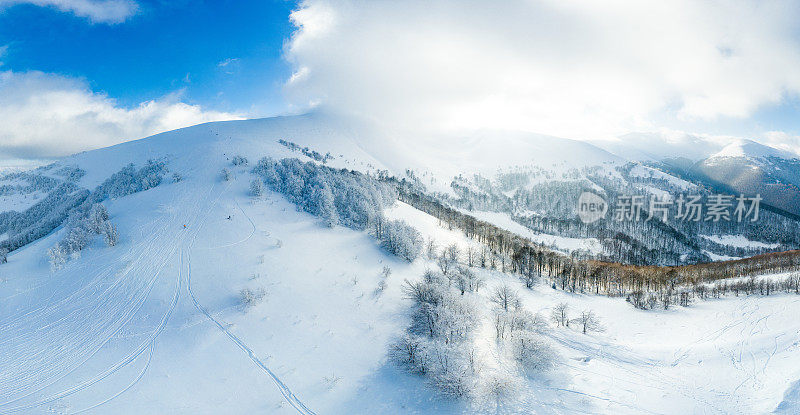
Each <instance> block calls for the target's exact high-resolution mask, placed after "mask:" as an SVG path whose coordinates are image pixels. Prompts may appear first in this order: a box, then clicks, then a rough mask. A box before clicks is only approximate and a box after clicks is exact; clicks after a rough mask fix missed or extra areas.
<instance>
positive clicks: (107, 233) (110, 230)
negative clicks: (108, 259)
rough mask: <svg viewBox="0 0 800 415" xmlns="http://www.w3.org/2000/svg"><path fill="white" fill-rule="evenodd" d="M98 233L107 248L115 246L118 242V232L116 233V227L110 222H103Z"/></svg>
mask: <svg viewBox="0 0 800 415" xmlns="http://www.w3.org/2000/svg"><path fill="white" fill-rule="evenodd" d="M100 233H101V234H102V235H103V239H104V240H105V241H106V245H108V246H115V245H116V244H117V242H119V232H117V227H116V226H114V224H112V223H111V222H108V221H106V222H104V223H103V225H102V229H101V231H100Z"/></svg>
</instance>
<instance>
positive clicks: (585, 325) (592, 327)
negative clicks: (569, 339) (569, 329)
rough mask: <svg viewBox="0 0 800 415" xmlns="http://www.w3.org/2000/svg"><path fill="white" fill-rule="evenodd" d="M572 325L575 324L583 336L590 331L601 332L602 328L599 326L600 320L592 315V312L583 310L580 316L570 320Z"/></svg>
mask: <svg viewBox="0 0 800 415" xmlns="http://www.w3.org/2000/svg"><path fill="white" fill-rule="evenodd" d="M572 322H573V323H576V324H577V325H578V327H580V328H581V331H583V334H586V333H587V332H590V331H602V330H603V326H602V325H601V324H600V319H599V318H598V317H597V316H596V315H595V314H594V311H592V310H584V311H582V312H581V314H580V316H578V317H577V318H575V319H574V320H572Z"/></svg>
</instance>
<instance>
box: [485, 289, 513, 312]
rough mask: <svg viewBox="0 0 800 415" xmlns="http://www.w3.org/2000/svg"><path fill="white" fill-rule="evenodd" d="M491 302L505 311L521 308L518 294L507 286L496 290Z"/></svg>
mask: <svg viewBox="0 0 800 415" xmlns="http://www.w3.org/2000/svg"><path fill="white" fill-rule="evenodd" d="M489 300H490V301H491V302H493V303H495V304H497V305H498V306H500V308H502V309H503V310H505V311H508V310H509V309H511V310H513V309H516V308H519V307H520V305H521V301H520V299H519V295H518V294H517V292H516V291H514V290H513V289H512V288H511V287H509V286H507V285H503V286H501V287H497V288H495V289H494V292H493V293H492V296H491V297H490V298H489Z"/></svg>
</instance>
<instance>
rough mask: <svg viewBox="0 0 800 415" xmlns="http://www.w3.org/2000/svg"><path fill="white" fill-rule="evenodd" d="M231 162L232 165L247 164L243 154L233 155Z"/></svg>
mask: <svg viewBox="0 0 800 415" xmlns="http://www.w3.org/2000/svg"><path fill="white" fill-rule="evenodd" d="M231 164H233V165H234V166H246V165H247V157H244V156H241V155H238V154H237V155H235V156H233V159H232V160H231Z"/></svg>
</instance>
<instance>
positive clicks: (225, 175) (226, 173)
mask: <svg viewBox="0 0 800 415" xmlns="http://www.w3.org/2000/svg"><path fill="white" fill-rule="evenodd" d="M219 175H220V177H222V181H225V182H227V181H230V180H231V179H233V175H232V174H231V171H230V170H228V169H227V168H223V169H222V170H220V172H219Z"/></svg>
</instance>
